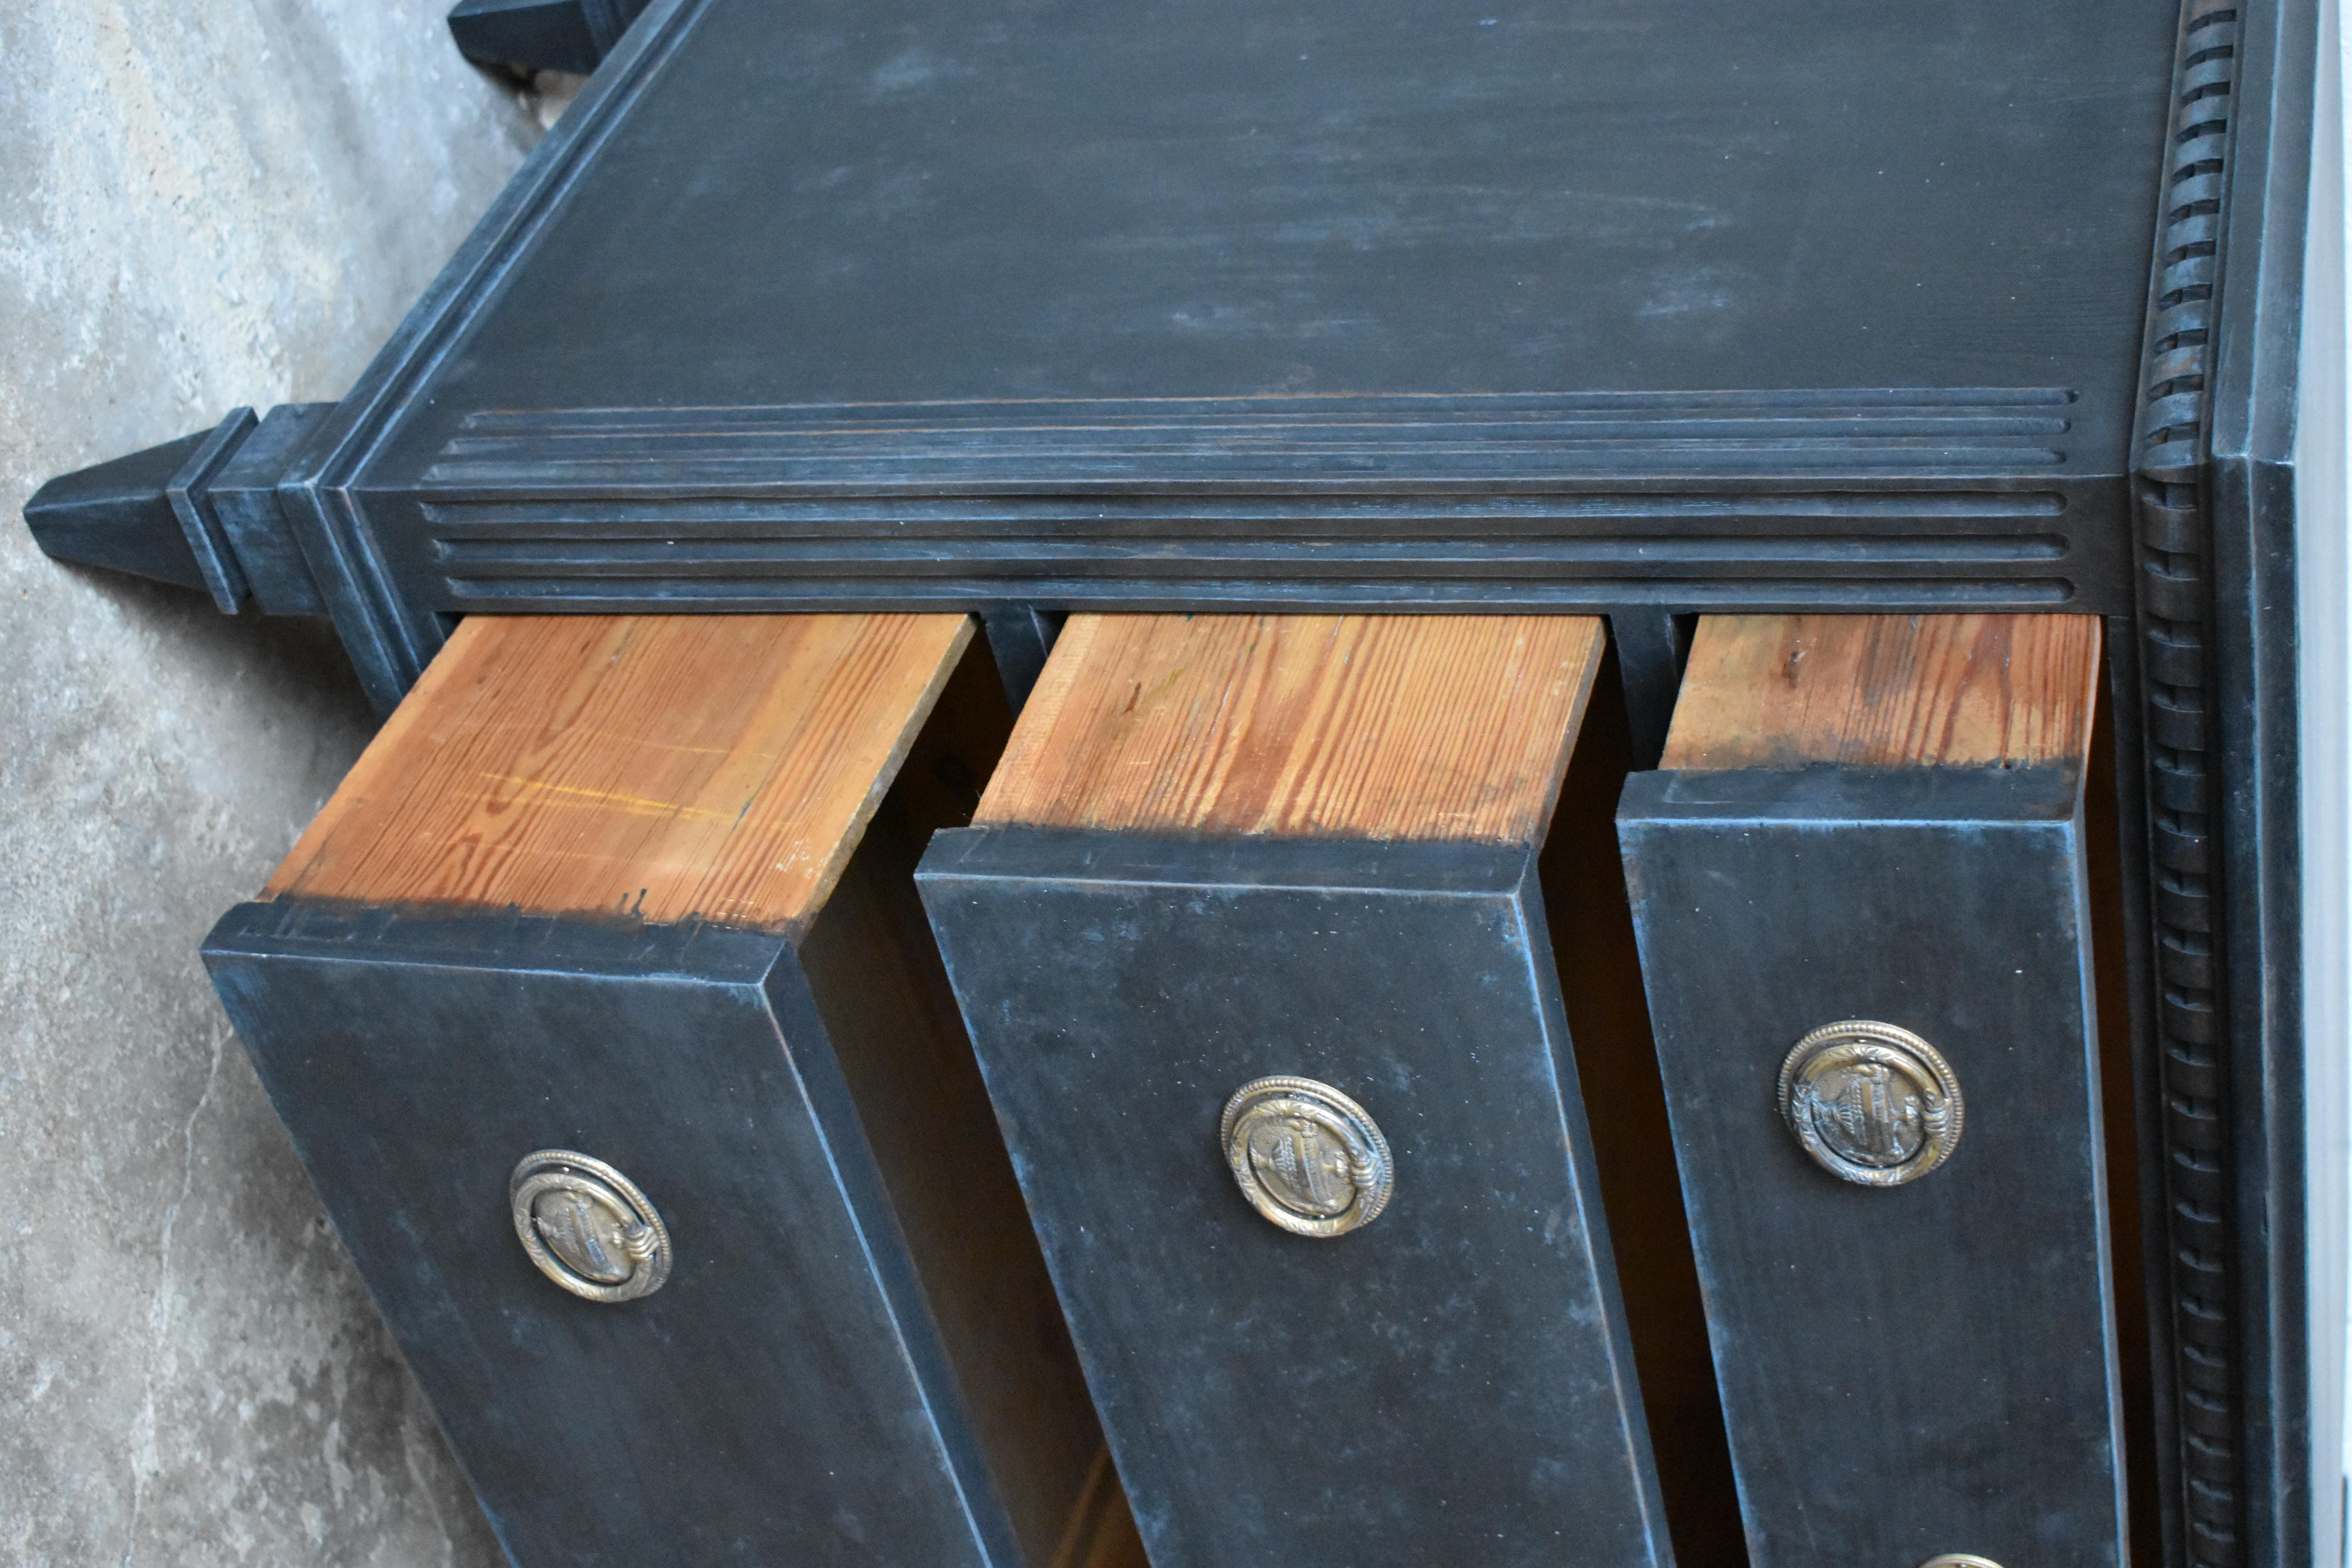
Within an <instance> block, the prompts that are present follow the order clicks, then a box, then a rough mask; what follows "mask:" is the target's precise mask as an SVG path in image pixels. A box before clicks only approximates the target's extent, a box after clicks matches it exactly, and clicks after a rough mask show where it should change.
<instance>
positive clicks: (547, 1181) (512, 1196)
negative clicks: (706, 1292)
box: [507, 1149, 670, 1301]
mask: <svg viewBox="0 0 2352 1568" xmlns="http://www.w3.org/2000/svg"><path fill="white" fill-rule="evenodd" d="M507 1198H508V1202H509V1205H510V1206H511V1207H512V1208H513V1210H514V1227H515V1235H516V1236H518V1237H520V1238H521V1239H522V1249H523V1250H524V1251H525V1252H527V1253H529V1254H530V1260H531V1262H533V1263H535V1264H537V1265H538V1266H539V1271H540V1272H541V1274H544V1275H546V1276H547V1277H548V1278H549V1279H552V1280H554V1281H555V1282H556V1283H557V1284H558V1285H561V1286H562V1287H563V1289H566V1290H569V1291H571V1292H572V1294H573V1295H575V1296H580V1297H583V1298H585V1299H586V1300H591V1301H635V1300H638V1299H639V1298H640V1297H644V1296H650V1295H652V1294H653V1293H654V1292H655V1291H656V1290H658V1289H661V1288H662V1286H663V1284H664V1283H665V1282H666V1281H667V1279H669V1266H670V1247H669V1227H668V1226H665V1225H663V1224H662V1218H661V1215H658V1214H656V1213H655V1212H654V1205H653V1204H652V1202H651V1200H649V1199H648V1198H647V1197H646V1194H644V1193H643V1192H641V1191H639V1190H638V1188H637V1184H635V1182H632V1181H630V1180H629V1178H628V1177H626V1176H625V1175H623V1174H621V1173H620V1172H618V1171H616V1170H614V1168H613V1167H612V1166H610V1165H608V1164H606V1163H604V1161H602V1160H592V1159H590V1158H589V1157H588V1156H587V1155H585V1154H575V1153H573V1152H572V1151H571V1150H569V1149H541V1150H538V1151H535V1152H532V1153H529V1154H525V1155H524V1156H523V1157H522V1161H521V1163H520V1164H518V1165H516V1166H515V1168H514V1174H513V1175H512V1176H511V1177H509V1178H508V1181H507Z"/></svg>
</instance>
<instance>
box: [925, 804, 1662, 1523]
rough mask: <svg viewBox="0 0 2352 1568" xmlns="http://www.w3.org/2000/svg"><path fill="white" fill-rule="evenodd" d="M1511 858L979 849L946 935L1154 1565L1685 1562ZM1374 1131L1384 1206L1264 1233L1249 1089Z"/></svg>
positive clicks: (1093, 837)
mask: <svg viewBox="0 0 2352 1568" xmlns="http://www.w3.org/2000/svg"><path fill="white" fill-rule="evenodd" d="M1530 875H1531V873H1530V870H1529V868H1528V864H1527V858H1526V857H1525V855H1524V854H1523V853H1519V852H1512V851H1501V850H1491V851H1490V850H1466V849H1463V848H1460V847H1423V848H1419V849H1400V848H1396V847H1386V848H1378V847H1372V846H1368V845H1329V844H1326V845H1313V844H1304V845H1302V844H1297V843H1291V844H1282V845H1271V844H1257V845H1247V844H1242V845H1235V844H1227V845H1222V846H1221V845H1217V844H1213V843H1206V842H1199V841H1194V842H1187V843H1175V844H1154V843H1151V842H1150V841H1144V840H1138V839H1135V838H1132V837H1120V836H1114V835H1108V834H1098V833H1086V832H1075V833H1074V832H1056V831H1045V830H1023V829H1003V830H991V831H983V830H971V831H966V832H961V833H950V834H942V835H940V837H938V838H937V839H935V840H934V841H933V844H932V847H931V850H930V852H929V855H928V856H927V857H926V858H925V861H924V868H923V871H922V872H921V874H920V883H921V886H922V889H923V894H924V900H925V903H926V905H927V907H928V909H929V913H930V916H931V921H932V924H933V927H934V929H935V930H936V931H937V932H938V933H939V936H940V943H941V948H942V951H943V952H944V954H945V956H946V959H947V962H948V967H949V972H950V975H951V977H952V978H953V981H954V984H955V986H956V991H957V995H958V998H959V1000H960V1002H961V1006H962V1008H963V1011H964V1014H965V1017H966V1020H967V1022H968V1023H969V1024H970V1026H971V1031H972V1035H973V1037H974V1042H975V1045H976V1047H977V1048H978V1051H979V1054H980V1058H981V1062H982V1068H983V1071H984V1073H985V1075H986V1077H987V1079H988V1085H989V1090H990V1094H991V1096H992V1099H993V1100H994V1101H995V1104H996V1108H997V1113H998V1117H999V1120H1000V1121H1001V1122H1002V1124H1003V1128H1004V1130H1005V1133H1006V1137H1007V1141H1008V1142H1009V1144H1010V1146H1011V1148H1012V1151H1013V1158H1014V1162H1015V1166H1016V1168H1017V1169H1018V1171H1019V1173H1020V1174H1021V1178H1022V1183H1023V1187H1024V1193H1025V1194H1026V1196H1027V1198H1028V1202H1029V1207H1030V1212H1031V1215H1032V1217H1033V1219H1034V1221H1035V1223H1036V1226H1037V1229H1038V1233H1039V1236H1040V1237H1041V1239H1042V1240H1043V1241H1044V1244H1045V1254H1046V1258H1047V1262H1048V1264H1049V1265H1050V1267H1051V1268H1052V1269H1053V1272H1054V1277H1055V1286H1056V1288H1057V1289H1058V1290H1059V1291H1060V1294H1061V1297H1062V1300H1063V1304H1064V1308H1065V1310H1066V1313H1067V1315H1068V1318H1069V1321H1070V1326H1071V1331H1072V1333H1073V1335H1074V1336H1075V1337H1076V1342H1077V1345H1078V1351H1079V1355H1080V1359H1081V1362H1082V1363H1083V1364H1084V1366H1085V1368H1086V1372H1087V1382H1088V1385H1089V1387H1090V1388H1091V1390H1092V1392H1093V1394H1094V1396H1095V1400H1096V1404H1097V1407H1098V1408H1099V1410H1100V1411H1101V1413H1102V1415H1103V1418H1104V1426H1105V1428H1106V1431H1107V1433H1108V1436H1109V1439H1110V1442H1111V1446H1112V1450H1113V1452H1114V1454H1115V1455H1116V1456H1117V1458H1118V1467H1119V1472H1120V1476H1121V1478H1122V1479H1123V1480H1124V1482H1125V1484H1126V1486H1127V1489H1128V1494H1129V1499H1130V1500H1131V1501H1132V1502H1133V1504H1134V1507H1135V1511H1136V1517H1137V1521H1138V1522H1139V1525H1140V1526H1141V1528H1142V1531H1143V1534H1144V1539H1145V1542H1146V1543H1147V1544H1148V1545H1149V1546H1150V1550H1151V1554H1152V1557H1153V1560H1154V1561H1155V1562H1158V1563H1167V1564H1185V1565H1187V1568H1193V1565H1200V1568H1208V1565H1233V1568H1242V1565H1248V1568H1263V1565H1264V1564H1266V1563H1348V1564H1350V1565H1352V1568H1373V1565H1379V1564H1397V1565H1400V1568H1402V1565H1405V1564H1413V1565H1416V1568H1426V1565H1427V1564H1430V1563H1481V1564H1517V1563H1547V1564H1549V1563H1559V1562H1560V1561H1562V1560H1563V1558H1564V1557H1572V1559H1573V1560H1574V1561H1576V1562H1578V1563H1585V1564H1594V1565H1598V1564H1647V1563H1659V1562H1664V1561H1666V1560H1667V1558H1668V1552H1667V1548H1666V1546H1665V1539H1664V1528H1663V1521H1662V1520H1661V1519H1660V1517H1659V1514H1658V1510H1657V1503H1656V1489H1655V1483H1654V1478H1653V1476H1652V1473H1651V1468H1650V1459H1649V1454H1648V1446H1647V1439H1646V1436H1645V1433H1644V1430H1643V1422H1642V1418H1641V1414H1640V1407H1639V1403H1638V1395H1637V1394H1636V1391H1635V1384H1634V1377H1633V1365H1632V1362H1631V1359H1630V1356H1629V1354H1628V1352H1627V1350H1626V1339H1625V1332H1624V1325H1623V1321H1622V1312H1621V1310H1620V1307H1619V1304H1618V1300H1617V1295H1616V1287H1615V1282H1614V1278H1613V1275H1612V1271H1611V1268H1610V1265H1609V1260H1608V1252H1607V1241H1606V1237H1605V1235H1604V1234H1603V1229H1602V1224H1601V1215H1600V1208H1599V1202H1598V1197H1597V1194H1596V1192H1595V1189H1594V1185H1593V1176H1592V1171H1591V1160H1590V1156H1589V1150H1588V1146H1587V1135H1586V1132H1585V1128H1584V1117H1583V1110H1582V1106H1581V1103H1580V1100H1579V1099H1578V1096H1577V1092H1576V1088H1575V1080H1574V1076H1573V1072H1572V1069H1571V1067H1570V1058H1569V1055H1568V1041H1567V1038H1566V1033H1565V1029H1564V1027H1563V1025H1562V1021H1561V1016H1560V1011H1559V998H1558V995H1557V982H1556V980H1555V978H1554V977H1553V972H1552V969H1551V960H1550V956H1549V951H1548V948H1547V942H1546V936H1545V932H1544V930H1543V926H1542V916H1541V911H1540V908H1539V906H1538V900H1537V898H1536V895H1535V893H1534V892H1533V890H1532V888H1531V886H1530V882H1529V879H1530ZM1272 1075H1288V1076H1295V1077H1298V1078H1303V1079H1312V1080H1316V1081H1318V1082H1319V1083H1320V1084H1322V1085H1325V1086H1328V1087H1329V1088H1330V1089H1336V1090H1338V1091H1339V1093H1340V1094H1341V1095H1344V1096H1345V1097H1347V1098H1348V1099H1349V1100H1352V1101H1354V1102H1355V1104H1356V1105H1357V1107H1358V1108H1360V1110H1361V1111H1362V1112H1364V1113H1365V1114H1366V1115H1367V1116H1368V1117H1369V1119H1370V1121H1371V1122H1373V1123H1375V1124H1376V1125H1377V1128H1378V1130H1379V1131H1380V1133H1381V1134H1382V1135H1384V1138H1385V1142H1386V1145H1387V1154H1388V1156H1389V1158H1390V1160H1391V1162H1392V1167H1391V1168H1392V1181H1393V1184H1392V1189H1391V1195H1390V1198H1389V1201H1388V1204H1387V1206H1386V1207H1385V1208H1384V1209H1382V1210H1381V1212H1380V1213H1379V1214H1378V1215H1377V1217H1374V1218H1372V1219H1371V1220H1370V1222H1369V1223H1367V1224H1364V1225H1363V1226H1361V1227H1360V1228H1359V1229H1354V1230H1352V1231H1349V1232H1348V1233H1347V1234H1343V1235H1333V1236H1324V1237H1316V1236H1306V1235H1298V1234H1293V1233H1292V1232H1291V1231H1290V1230H1287V1229H1285V1228H1281V1227H1279V1226H1276V1225H1275V1224H1270V1223H1268V1221H1267V1220H1266V1219H1265V1218H1264V1217H1261V1215H1260V1214H1259V1213H1257V1212H1255V1210H1254V1209H1253V1207H1252V1205H1251V1203H1250V1202H1249V1201H1248V1200H1247V1199H1245V1197H1244V1193H1243V1191H1242V1189H1241V1186H1240V1185H1239V1184H1238V1183H1237V1181H1236V1179H1235V1175H1234V1172H1233V1170H1232V1169H1231V1168H1230V1166H1229V1164H1228V1160H1227V1155H1226V1147H1227V1145H1226V1142H1225V1139H1224V1131H1225V1129H1224V1126H1223V1119H1224V1117H1225V1113H1226V1110H1227V1106H1228V1101H1229V1100H1230V1099H1231V1097H1233V1096H1234V1091H1235V1090H1236V1089H1241V1088H1242V1087H1243V1086H1244V1085H1245V1084H1248V1083H1251V1082H1253V1081H1254V1080H1256V1079H1262V1078H1265V1077H1268V1076H1272Z"/></svg>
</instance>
